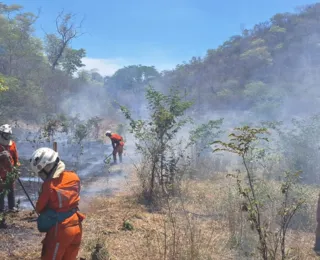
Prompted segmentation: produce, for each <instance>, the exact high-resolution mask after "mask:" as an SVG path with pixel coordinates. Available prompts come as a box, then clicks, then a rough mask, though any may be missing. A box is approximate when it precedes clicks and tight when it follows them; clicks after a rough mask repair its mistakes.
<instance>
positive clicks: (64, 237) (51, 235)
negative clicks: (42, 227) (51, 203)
mask: <svg viewBox="0 0 320 260" xmlns="http://www.w3.org/2000/svg"><path fill="white" fill-rule="evenodd" d="M81 239H82V226H81V224H79V225H75V226H70V227H64V226H62V225H61V224H57V225H56V226H54V227H52V228H51V229H50V230H49V231H48V232H47V234H46V237H45V239H44V240H43V241H42V243H43V246H42V252H41V260H76V259H77V255H78V252H79V249H80V244H81Z"/></svg>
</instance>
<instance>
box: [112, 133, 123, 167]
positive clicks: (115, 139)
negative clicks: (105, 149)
mask: <svg viewBox="0 0 320 260" xmlns="http://www.w3.org/2000/svg"><path fill="white" fill-rule="evenodd" d="M110 139H111V142H112V147H113V160H114V161H115V162H116V161H117V154H118V155H119V159H120V162H122V153H123V146H124V142H123V138H122V136H121V135H118V134H116V133H113V134H111V136H110Z"/></svg>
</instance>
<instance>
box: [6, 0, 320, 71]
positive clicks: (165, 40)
mask: <svg viewBox="0 0 320 260" xmlns="http://www.w3.org/2000/svg"><path fill="white" fill-rule="evenodd" d="M4 2H5V3H6V4H13V3H15V4H20V5H22V6H24V10H25V11H30V12H35V13H36V12H37V10H38V9H39V8H40V7H41V14H40V18H39V20H38V21H37V24H36V29H37V31H36V35H37V36H39V37H43V35H44V33H43V30H45V31H46V32H53V31H54V30H55V17H56V16H57V14H58V13H59V12H60V11H61V10H65V11H66V12H68V11H71V12H73V13H76V14H77V17H78V20H79V21H80V20H81V18H82V17H85V20H84V23H83V31H84V32H85V34H84V35H82V36H81V37H80V38H78V39H76V40H75V41H74V42H73V43H72V46H73V47H74V48H84V49H86V51H87V58H85V59H84V63H85V64H86V65H87V67H86V68H87V69H93V68H97V69H99V71H100V73H102V74H103V75H111V74H112V73H114V72H115V71H116V70H117V69H119V68H121V67H123V66H126V65H129V64H145V65H154V66H156V68H157V69H159V70H163V69H171V68H174V67H175V66H176V65H177V64H179V63H180V64H181V63H182V62H183V61H189V60H190V59H191V58H192V57H193V56H204V55H205V54H206V51H207V50H208V49H213V48H216V47H218V46H219V45H220V44H222V43H223V42H224V41H226V40H227V39H228V38H229V37H230V36H232V35H235V34H239V33H240V32H241V28H247V29H250V28H251V27H252V26H254V25H255V24H256V23H259V22H264V21H267V20H269V19H270V18H271V17H272V16H273V15H274V14H276V13H283V12H293V11H295V8H296V7H298V6H302V5H305V4H312V3H315V2H316V1H308V0H219V1H217V0H184V1H183V0H157V1H156V0H113V1H110V0H14V1H11V0H9V1H4Z"/></svg>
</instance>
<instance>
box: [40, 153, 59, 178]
mask: <svg viewBox="0 0 320 260" xmlns="http://www.w3.org/2000/svg"><path fill="white" fill-rule="evenodd" d="M59 161H60V159H59V158H57V160H56V162H55V164H54V166H53V167H52V168H51V170H50V171H49V172H47V171H46V170H45V169H42V170H41V171H40V172H39V174H38V175H39V177H40V178H41V179H42V180H43V181H45V180H46V179H48V178H49V176H51V175H52V174H53V173H54V172H55V170H56V169H57V167H58V163H59Z"/></svg>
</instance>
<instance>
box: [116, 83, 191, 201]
mask: <svg viewBox="0 0 320 260" xmlns="http://www.w3.org/2000/svg"><path fill="white" fill-rule="evenodd" d="M146 99H147V101H148V107H149V110H150V119H149V120H134V119H133V118H132V117H131V114H130V112H129V110H128V109H127V108H126V107H124V106H121V110H122V112H123V113H124V115H125V116H126V118H127V119H128V120H129V122H130V127H131V132H132V133H133V134H134V136H135V138H136V139H137V140H138V142H137V143H136V147H137V151H138V152H139V153H140V154H141V156H142V160H143V161H144V163H145V165H146V167H147V171H143V170H142V171H140V180H141V183H142V186H143V195H144V198H145V199H146V200H147V201H148V202H150V203H154V202H155V199H156V198H157V196H160V198H161V197H162V196H163V195H169V194H172V193H174V191H175V189H176V188H177V187H176V185H177V184H178V180H179V176H178V172H179V171H178V169H177V164H178V162H179V159H180V158H181V156H183V151H179V149H178V147H179V141H177V135H178V133H179V131H180V130H181V127H182V126H184V125H185V124H186V123H187V122H189V121H190V120H189V119H188V118H184V113H185V111H186V110H187V109H188V108H190V107H191V105H192V102H190V101H182V97H181V96H180V94H179V91H178V90H176V89H173V88H172V89H171V91H170V93H169V95H165V94H162V93H160V92H159V91H156V90H155V89H154V88H153V87H151V86H149V87H148V88H147V91H146Z"/></svg>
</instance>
